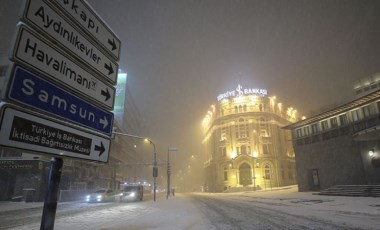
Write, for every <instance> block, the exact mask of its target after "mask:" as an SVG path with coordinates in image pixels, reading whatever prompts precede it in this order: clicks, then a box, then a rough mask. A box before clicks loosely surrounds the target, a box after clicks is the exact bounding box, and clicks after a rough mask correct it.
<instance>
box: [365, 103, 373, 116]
mask: <svg viewBox="0 0 380 230" xmlns="http://www.w3.org/2000/svg"><path fill="white" fill-rule="evenodd" d="M373 114H374V111H373V109H372V106H371V105H367V106H364V107H363V115H364V117H371V116H372V115H373Z"/></svg>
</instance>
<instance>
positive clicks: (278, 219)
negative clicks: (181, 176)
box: [0, 187, 380, 230]
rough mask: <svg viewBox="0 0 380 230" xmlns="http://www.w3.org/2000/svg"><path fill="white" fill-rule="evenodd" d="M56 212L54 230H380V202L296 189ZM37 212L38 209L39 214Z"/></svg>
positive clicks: (201, 195) (192, 196) (32, 225)
mask: <svg viewBox="0 0 380 230" xmlns="http://www.w3.org/2000/svg"><path fill="white" fill-rule="evenodd" d="M21 204H24V205H25V207H24V208H26V207H27V206H32V205H34V206H35V207H34V209H35V208H36V206H38V204H36V203H31V204H29V203H20V207H21ZM14 205H17V204H14ZM73 205H75V204H73ZM81 205H82V206H84V205H87V204H85V203H82V204H81ZM5 206H6V205H5V203H4V204H1V210H3V211H2V212H1V214H0V218H1V219H3V218H4V217H3V214H5V213H6V212H7V211H6V209H7V208H6V207H5ZM61 206H62V204H59V205H58V209H57V216H56V220H55V229H65V230H66V229H380V199H379V198H370V197H340V196H320V195H313V194H312V193H311V192H307V193H303V192H301V193H300V192H297V188H296V187H288V188H283V189H280V190H271V191H256V192H240V193H218V194H211V193H191V194H178V195H176V196H175V197H170V198H169V199H168V200H166V199H165V198H164V197H160V199H158V200H157V202H153V201H152V200H147V201H143V202H136V203H123V204H120V203H115V204H113V205H109V204H107V205H105V206H103V205H99V207H101V206H103V208H101V209H94V208H88V207H87V208H83V209H82V210H83V211H81V212H73V213H72V214H70V213H67V212H65V213H64V214H63V213H62V212H61V213H60V207H61ZM93 207H94V205H93ZM16 209H17V207H14V208H13V210H16ZM8 210H10V208H9V207H8ZM41 210H42V207H41V209H39V210H38V211H39V213H41ZM0 228H4V226H3V227H1V226H0ZM39 228H40V223H39V222H35V223H30V224H27V225H23V226H22V227H17V228H14V229H39Z"/></svg>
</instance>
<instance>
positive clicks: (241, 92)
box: [217, 84, 268, 101]
mask: <svg viewBox="0 0 380 230" xmlns="http://www.w3.org/2000/svg"><path fill="white" fill-rule="evenodd" d="M245 95H257V96H267V95H268V91H267V90H266V89H259V88H244V87H243V86H241V85H240V84H239V85H238V86H237V87H236V89H235V90H231V91H227V92H225V93H222V94H219V95H218V97H217V99H218V101H221V100H223V99H227V98H231V97H238V96H245Z"/></svg>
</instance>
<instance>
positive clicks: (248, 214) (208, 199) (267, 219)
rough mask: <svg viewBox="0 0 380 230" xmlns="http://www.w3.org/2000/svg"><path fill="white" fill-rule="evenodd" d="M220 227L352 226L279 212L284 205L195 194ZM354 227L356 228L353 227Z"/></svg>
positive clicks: (287, 227) (213, 222) (208, 214)
mask: <svg viewBox="0 0 380 230" xmlns="http://www.w3.org/2000/svg"><path fill="white" fill-rule="evenodd" d="M195 199H196V200H198V201H199V202H200V204H201V206H202V209H201V210H202V212H203V213H204V215H205V216H207V218H208V219H209V220H210V221H211V222H212V225H213V226H214V227H216V229H349V228H348V227H347V226H345V227H342V226H340V225H337V224H334V223H328V222H327V221H326V220H322V219H317V218H315V217H314V218H312V217H303V216H299V215H292V214H289V213H286V212H283V211H279V210H278V208H274V207H275V206H283V207H285V206H286V205H283V204H271V203H266V204H265V203H264V202H261V203H257V202H255V201H247V200H233V199H232V200H230V199H225V198H220V197H219V198H215V197H212V196H202V195H201V196H195ZM352 229H354V228H352Z"/></svg>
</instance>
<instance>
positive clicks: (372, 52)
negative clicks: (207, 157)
mask: <svg viewBox="0 0 380 230" xmlns="http://www.w3.org/2000/svg"><path fill="white" fill-rule="evenodd" d="M89 3H90V4H91V5H92V6H93V7H94V9H95V10H96V11H97V12H98V13H99V14H100V15H101V17H103V19H104V20H105V21H106V22H107V23H108V24H109V25H110V27H111V28H112V29H113V30H114V31H115V32H116V34H118V36H119V37H120V39H121V40H122V54H121V58H122V59H121V62H120V65H121V68H122V69H124V70H126V71H127V72H128V81H129V86H130V87H131V91H132V93H133V96H134V99H135V102H136V104H137V106H138V107H139V109H140V112H141V114H142V118H143V119H144V122H145V124H146V126H147V127H148V131H149V135H150V136H151V137H152V139H154V140H156V141H157V142H158V145H159V146H160V150H161V152H162V151H164V152H165V151H166V150H165V149H166V148H167V147H166V146H169V145H174V146H177V147H178V148H179V150H180V151H181V153H184V154H190V155H191V154H193V152H194V153H197V152H199V153H201V152H202V148H201V144H200V140H201V137H200V136H196V134H198V135H200V134H201V132H200V130H201V129H200V128H201V126H200V124H201V120H202V119H203V117H204V115H205V114H206V112H207V110H208V109H209V106H210V105H211V104H213V103H215V102H216V97H217V96H218V94H220V93H223V92H225V91H227V90H233V89H235V88H236V86H237V85H238V84H242V85H243V86H245V87H257V88H266V89H267V90H268V93H269V95H276V96H277V98H278V101H279V102H283V103H284V104H285V106H292V107H294V108H296V109H297V110H298V111H299V112H300V113H301V114H306V115H309V114H310V113H311V112H313V111H318V110H320V109H321V108H326V106H331V105H340V104H342V103H344V102H347V101H349V100H350V99H352V97H353V95H354V91H353V85H354V83H355V82H356V81H358V80H360V79H362V78H364V77H368V76H370V75H371V74H373V73H376V72H379V71H380V65H379V64H380V42H379V41H380V15H379V13H378V12H380V1H365V0H364V1H356V0H353V1H330V0H328V1H327V0H326V1H312V0H310V1H267V0H265V1H251V0H247V1H240V0H237V1H232V0H171V1H169V0H167V1H166V0H164V1H162V0H160V1H156V0H142V1H141V0H134V1H129V0H128V1H125V0H120V1H115V0H113V1H110V0H107V1H105V0H104V1H100V0H91V1H89Z"/></svg>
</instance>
